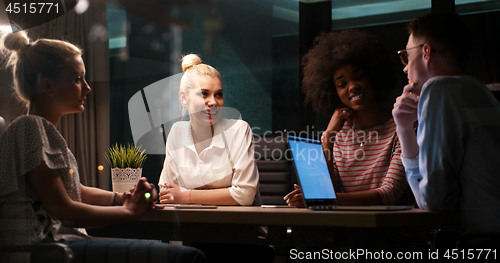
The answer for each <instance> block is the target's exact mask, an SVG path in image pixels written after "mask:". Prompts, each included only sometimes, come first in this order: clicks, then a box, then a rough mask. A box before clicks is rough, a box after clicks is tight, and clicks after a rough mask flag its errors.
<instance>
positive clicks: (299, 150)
mask: <svg viewBox="0 0 500 263" xmlns="http://www.w3.org/2000/svg"><path fill="white" fill-rule="evenodd" d="M287 137H288V146H289V149H290V151H291V153H292V157H293V164H294V167H295V171H296V174H297V179H298V182H299V185H300V187H301V188H302V194H303V195H304V202H305V206H306V207H307V208H310V209H313V210H358V211H363V210H365V211H383V210H406V209H411V208H413V206H403V205H377V206H338V205H337V194H336V193H335V188H334V187H333V183H332V179H331V177H330V172H329V170H328V166H327V163H326V159H325V155H324V153H323V147H322V146H321V142H320V141H318V140H312V139H307V138H301V137H296V136H292V135H288V136H287Z"/></svg>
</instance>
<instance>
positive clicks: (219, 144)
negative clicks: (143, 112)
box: [159, 119, 259, 205]
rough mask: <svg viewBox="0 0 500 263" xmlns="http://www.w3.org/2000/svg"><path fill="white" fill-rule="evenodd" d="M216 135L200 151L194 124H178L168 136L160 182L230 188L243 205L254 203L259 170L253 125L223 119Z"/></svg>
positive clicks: (209, 187)
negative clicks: (196, 144)
mask: <svg viewBox="0 0 500 263" xmlns="http://www.w3.org/2000/svg"><path fill="white" fill-rule="evenodd" d="M214 134H215V136H214V137H213V139H212V141H211V143H210V145H209V146H208V147H207V148H205V149H204V150H203V151H201V152H200V154H198V153H197V152H196V149H195V147H194V143H193V136H192V134H191V123H190V122H188V121H180V122H177V123H175V124H174V125H173V126H172V129H171V130H170V134H169V135H168V138H167V145H166V156H165V163H164V165H163V170H162V172H161V175H160V180H159V184H160V185H163V184H164V183H174V184H177V185H179V186H180V187H182V188H185V189H195V188H199V189H220V188H226V187H228V188H229V192H230V194H231V197H232V198H233V199H234V200H236V201H237V202H238V203H239V204H240V205H251V204H252V203H253V201H254V198H255V195H256V193H257V187H258V182H259V173H258V170H257V167H256V165H255V161H254V148H253V136H252V131H251V129H250V126H249V125H248V123H246V122H245V121H243V120H234V119H219V121H218V122H217V123H216V124H215V125H214ZM225 142H227V143H225Z"/></svg>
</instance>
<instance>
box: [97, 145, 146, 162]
mask: <svg viewBox="0 0 500 263" xmlns="http://www.w3.org/2000/svg"><path fill="white" fill-rule="evenodd" d="M145 151H146V150H143V151H141V147H140V146H139V147H135V146H134V145H132V144H130V143H129V144H127V147H125V146H123V145H118V143H117V144H115V145H114V146H111V147H110V148H109V149H108V152H107V153H105V154H104V158H106V161H108V164H109V166H110V167H111V168H127V167H130V168H141V167H142V165H143V164H144V161H145V160H146V157H147V155H146V154H145V153H144V152H145Z"/></svg>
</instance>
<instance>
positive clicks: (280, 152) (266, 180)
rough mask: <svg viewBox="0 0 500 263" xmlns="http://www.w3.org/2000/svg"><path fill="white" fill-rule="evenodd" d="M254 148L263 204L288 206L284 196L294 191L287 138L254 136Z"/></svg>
mask: <svg viewBox="0 0 500 263" xmlns="http://www.w3.org/2000/svg"><path fill="white" fill-rule="evenodd" d="M254 147H255V162H256V164H257V168H258V170H259V189H260V194H261V197H262V203H263V204H265V205H280V204H286V203H285V201H284V200H283V196H285V195H286V194H288V193H289V192H290V191H291V190H292V173H291V168H292V166H291V164H292V163H291V158H290V154H289V153H288V151H287V144H286V141H285V138H284V137H283V136H258V135H254Z"/></svg>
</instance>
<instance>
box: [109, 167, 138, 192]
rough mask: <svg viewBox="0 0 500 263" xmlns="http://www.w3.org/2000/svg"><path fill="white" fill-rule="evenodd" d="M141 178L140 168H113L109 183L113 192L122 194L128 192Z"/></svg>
mask: <svg viewBox="0 0 500 263" xmlns="http://www.w3.org/2000/svg"><path fill="white" fill-rule="evenodd" d="M141 176H142V168H113V169H111V182H112V183H113V192H118V193H123V192H127V191H130V189H132V188H133V187H134V185H136V184H137V182H138V181H139V179H141Z"/></svg>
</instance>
